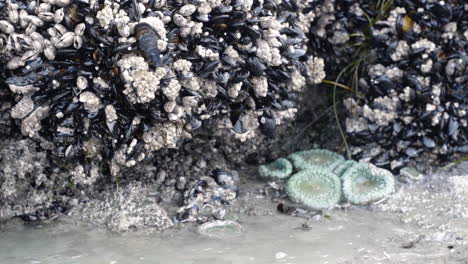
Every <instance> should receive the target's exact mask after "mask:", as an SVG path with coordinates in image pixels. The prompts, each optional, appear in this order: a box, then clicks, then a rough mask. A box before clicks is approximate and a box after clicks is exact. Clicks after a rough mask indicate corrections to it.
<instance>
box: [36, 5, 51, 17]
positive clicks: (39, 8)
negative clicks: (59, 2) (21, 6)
mask: <svg viewBox="0 0 468 264" xmlns="http://www.w3.org/2000/svg"><path fill="white" fill-rule="evenodd" d="M51 8H52V6H51V5H50V4H49V3H40V4H39V6H37V7H36V8H35V9H34V12H35V13H36V14H40V13H43V12H50V10H51Z"/></svg>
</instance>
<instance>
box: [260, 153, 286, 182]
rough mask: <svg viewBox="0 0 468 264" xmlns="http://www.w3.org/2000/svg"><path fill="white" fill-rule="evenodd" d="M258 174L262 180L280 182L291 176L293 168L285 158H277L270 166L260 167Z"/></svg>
mask: <svg viewBox="0 0 468 264" xmlns="http://www.w3.org/2000/svg"><path fill="white" fill-rule="evenodd" d="M258 172H259V173H260V176H261V177H263V178H271V179H277V180H281V179H286V178H288V177H289V176H291V174H292V172H293V166H292V164H291V162H290V161H289V160H287V159H285V158H279V159H277V160H275V161H273V162H272V163H270V164H265V165H260V167H259V168H258Z"/></svg>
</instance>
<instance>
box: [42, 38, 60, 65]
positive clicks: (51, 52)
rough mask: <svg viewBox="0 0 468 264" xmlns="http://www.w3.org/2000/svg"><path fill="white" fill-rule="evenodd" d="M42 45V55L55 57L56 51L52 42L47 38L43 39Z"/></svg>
mask: <svg viewBox="0 0 468 264" xmlns="http://www.w3.org/2000/svg"><path fill="white" fill-rule="evenodd" d="M44 47H45V48H44V56H46V58H47V59H49V60H53V59H55V54H56V52H57V51H56V50H55V47H54V45H52V42H51V41H50V40H48V39H46V40H44Z"/></svg>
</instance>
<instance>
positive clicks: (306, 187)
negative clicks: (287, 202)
mask: <svg viewBox="0 0 468 264" xmlns="http://www.w3.org/2000/svg"><path fill="white" fill-rule="evenodd" d="M286 193H287V194H288V196H289V198H290V199H291V200H293V201H295V202H298V203H301V204H304V205H306V206H308V207H311V208H313V209H328V208H331V207H332V206H334V205H335V204H337V203H338V202H339V201H340V197H341V182H340V179H339V178H338V177H337V176H336V175H334V174H333V173H332V172H331V171H329V170H327V169H324V168H322V167H314V166H310V167H309V168H308V169H306V170H302V171H299V172H298V173H296V174H294V175H293V176H292V177H291V178H290V179H289V180H288V182H287V185H286Z"/></svg>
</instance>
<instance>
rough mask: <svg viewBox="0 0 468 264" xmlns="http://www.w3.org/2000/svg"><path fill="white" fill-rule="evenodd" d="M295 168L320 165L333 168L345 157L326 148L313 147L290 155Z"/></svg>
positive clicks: (300, 168) (301, 168)
mask: <svg viewBox="0 0 468 264" xmlns="http://www.w3.org/2000/svg"><path fill="white" fill-rule="evenodd" d="M288 158H289V159H290V160H291V161H292V163H293V165H294V168H296V169H299V170H304V169H308V168H310V167H314V166H318V167H323V168H327V169H330V170H331V169H332V168H333V167H334V166H336V164H337V163H339V162H344V160H345V159H344V157H343V156H341V155H340V154H338V153H335V152H332V151H329V150H326V149H312V150H305V151H299V152H295V153H293V154H291V155H289V156H288Z"/></svg>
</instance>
